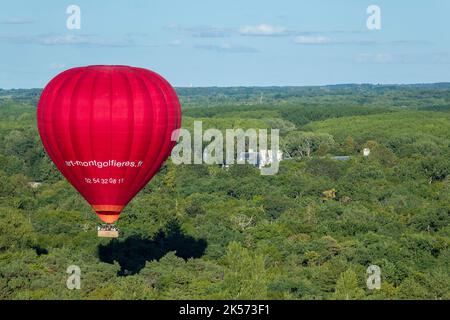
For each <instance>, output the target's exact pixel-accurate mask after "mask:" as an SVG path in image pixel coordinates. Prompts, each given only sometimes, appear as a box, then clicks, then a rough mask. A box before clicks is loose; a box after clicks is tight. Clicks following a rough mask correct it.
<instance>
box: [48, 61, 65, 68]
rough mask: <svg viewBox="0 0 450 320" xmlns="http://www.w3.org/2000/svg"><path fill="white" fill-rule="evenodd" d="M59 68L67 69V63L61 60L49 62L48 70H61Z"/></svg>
mask: <svg viewBox="0 0 450 320" xmlns="http://www.w3.org/2000/svg"><path fill="white" fill-rule="evenodd" d="M61 69H67V64H65V63H61V62H52V63H50V70H61Z"/></svg>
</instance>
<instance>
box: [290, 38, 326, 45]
mask: <svg viewBox="0 0 450 320" xmlns="http://www.w3.org/2000/svg"><path fill="white" fill-rule="evenodd" d="M294 42H295V43H297V44H328V43H330V42H331V40H330V38H328V37H324V36H298V37H295V38H294Z"/></svg>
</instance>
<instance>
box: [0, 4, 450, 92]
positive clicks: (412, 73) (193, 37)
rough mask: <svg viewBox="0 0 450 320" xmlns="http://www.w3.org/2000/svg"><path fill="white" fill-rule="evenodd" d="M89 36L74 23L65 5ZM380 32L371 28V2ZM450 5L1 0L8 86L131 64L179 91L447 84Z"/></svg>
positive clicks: (0, 49)
mask: <svg viewBox="0 0 450 320" xmlns="http://www.w3.org/2000/svg"><path fill="white" fill-rule="evenodd" d="M71 4H75V5H78V6H79V7H80V9H81V29H80V30H69V29H67V27H66V20H67V18H68V16H69V15H68V14H67V13H66V9H67V7H68V6H69V5H71ZM372 4H375V5H378V6H379V7H380V8H381V19H382V25H381V30H368V29H367V27H366V20H367V17H368V15H367V13H366V9H367V7H368V6H369V5H372ZM449 16H450V1H447V0H427V1H413V0H409V1H407V0H395V1H392V0H371V1H366V0H345V1H344V0H341V1H336V0H309V1H306V0H305V1H303V0H278V1H265V0H239V1H238V0H227V1H225V0H220V1H219V0H217V1H214V0H192V1H186V0H177V1H174V0H164V1H163V0H161V1H160V0H152V1H144V0H126V1H125V0H123V1H121V0H116V1H114V0H108V1H106V0H97V1H81V0H73V1H61V0H47V1H46V0H41V1H26V0H15V1H2V3H1V4H0V58H1V59H0V88H30V87H43V86H44V85H45V84H46V83H47V82H48V81H49V80H50V79H51V78H52V77H53V76H55V75H56V74H58V73H59V72H61V71H63V70H64V69H67V68H70V67H75V66H81V65H90V64H125V65H133V66H141V67H145V68H149V69H152V70H154V71H156V72H158V73H160V74H162V75H163V76H164V77H165V78H167V79H168V80H169V82H171V83H172V84H173V85H175V86H189V85H193V86H269V85H279V86H282V85H323V84H337V83H422V82H444V81H450V19H449Z"/></svg>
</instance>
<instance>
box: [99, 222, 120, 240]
mask: <svg viewBox="0 0 450 320" xmlns="http://www.w3.org/2000/svg"><path fill="white" fill-rule="evenodd" d="M97 236H98V237H99V238H118V237H119V229H118V228H117V227H115V226H113V225H111V224H105V225H100V226H98V227H97Z"/></svg>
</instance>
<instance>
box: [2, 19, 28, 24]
mask: <svg viewBox="0 0 450 320" xmlns="http://www.w3.org/2000/svg"><path fill="white" fill-rule="evenodd" d="M30 23H34V21H33V20H31V19H26V18H8V19H2V20H0V24H30Z"/></svg>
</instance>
